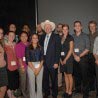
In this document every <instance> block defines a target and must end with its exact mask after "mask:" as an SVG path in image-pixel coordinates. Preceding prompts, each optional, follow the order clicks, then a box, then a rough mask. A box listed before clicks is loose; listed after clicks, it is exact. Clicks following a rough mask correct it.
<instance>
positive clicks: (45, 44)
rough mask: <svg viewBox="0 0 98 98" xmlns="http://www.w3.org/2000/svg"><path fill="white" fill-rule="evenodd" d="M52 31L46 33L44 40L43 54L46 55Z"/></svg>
mask: <svg viewBox="0 0 98 98" xmlns="http://www.w3.org/2000/svg"><path fill="white" fill-rule="evenodd" d="M51 34H52V33H49V34H46V37H45V41H44V55H46V52H47V47H48V43H49V39H50V36H51Z"/></svg>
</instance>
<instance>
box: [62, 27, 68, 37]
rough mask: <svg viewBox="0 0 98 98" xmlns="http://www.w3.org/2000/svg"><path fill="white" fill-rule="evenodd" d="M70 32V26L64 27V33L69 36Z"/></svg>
mask: <svg viewBox="0 0 98 98" xmlns="http://www.w3.org/2000/svg"><path fill="white" fill-rule="evenodd" d="M68 33H69V28H68V27H67V26H64V27H63V35H65V36H67V35H68Z"/></svg>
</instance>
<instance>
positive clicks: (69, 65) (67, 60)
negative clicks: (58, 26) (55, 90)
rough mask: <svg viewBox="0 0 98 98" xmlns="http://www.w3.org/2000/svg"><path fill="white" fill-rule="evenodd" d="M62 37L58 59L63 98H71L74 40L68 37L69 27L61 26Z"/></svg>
mask: <svg viewBox="0 0 98 98" xmlns="http://www.w3.org/2000/svg"><path fill="white" fill-rule="evenodd" d="M62 28H63V37H62V40H61V45H62V51H61V59H60V63H61V66H60V69H61V72H64V78H65V84H66V88H65V93H64V97H66V96H67V98H70V97H71V96H72V87H73V77H72V73H73V56H72V53H73V47H74V40H73V37H72V36H71V35H69V26H68V25H67V24H64V25H63V27H62Z"/></svg>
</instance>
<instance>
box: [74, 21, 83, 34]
mask: <svg viewBox="0 0 98 98" xmlns="http://www.w3.org/2000/svg"><path fill="white" fill-rule="evenodd" d="M74 30H75V32H79V33H80V32H81V31H82V25H81V24H80V23H79V22H76V23H75V24H74Z"/></svg>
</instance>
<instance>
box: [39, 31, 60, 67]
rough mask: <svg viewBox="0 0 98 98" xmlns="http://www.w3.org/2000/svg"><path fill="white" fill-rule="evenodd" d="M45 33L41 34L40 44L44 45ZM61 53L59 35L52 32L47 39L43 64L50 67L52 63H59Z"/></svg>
mask: <svg viewBox="0 0 98 98" xmlns="http://www.w3.org/2000/svg"><path fill="white" fill-rule="evenodd" d="M45 36H46V34H45V35H43V36H42V38H41V40H40V44H41V46H42V47H44V41H45ZM60 53H61V40H60V37H59V35H57V34H54V33H52V34H51V36H50V39H49V43H48V47H47V52H46V56H45V65H47V66H49V67H52V66H53V65H54V64H59V60H60Z"/></svg>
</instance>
